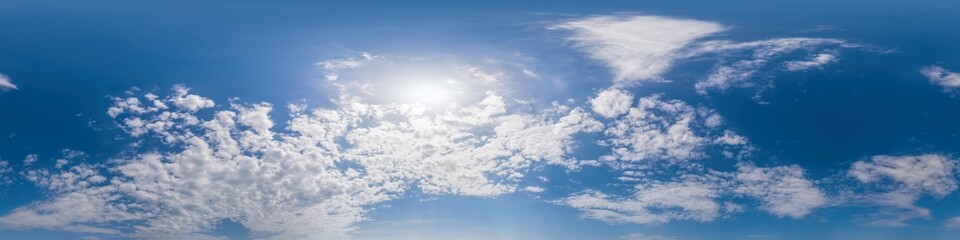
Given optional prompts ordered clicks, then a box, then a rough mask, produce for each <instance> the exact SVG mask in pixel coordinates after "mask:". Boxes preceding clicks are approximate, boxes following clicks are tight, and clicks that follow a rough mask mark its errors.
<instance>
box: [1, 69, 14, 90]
mask: <svg viewBox="0 0 960 240" xmlns="http://www.w3.org/2000/svg"><path fill="white" fill-rule="evenodd" d="M9 89H14V90H16V89H17V85H16V84H13V81H11V80H10V77H7V75H3V74H2V73H0V90H9Z"/></svg>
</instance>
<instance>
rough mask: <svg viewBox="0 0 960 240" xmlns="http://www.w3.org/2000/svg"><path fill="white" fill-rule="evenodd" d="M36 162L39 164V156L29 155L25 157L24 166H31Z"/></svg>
mask: <svg viewBox="0 0 960 240" xmlns="http://www.w3.org/2000/svg"><path fill="white" fill-rule="evenodd" d="M35 162H37V155H36V154H27V156H26V157H23V165H24V166H30V164H33V163H35Z"/></svg>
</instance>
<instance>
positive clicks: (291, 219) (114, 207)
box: [0, 86, 603, 239]
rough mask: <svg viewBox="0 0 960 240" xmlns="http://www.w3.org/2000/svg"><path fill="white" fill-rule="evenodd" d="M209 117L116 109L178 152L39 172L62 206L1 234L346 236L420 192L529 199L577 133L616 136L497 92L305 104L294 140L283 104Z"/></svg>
mask: <svg viewBox="0 0 960 240" xmlns="http://www.w3.org/2000/svg"><path fill="white" fill-rule="evenodd" d="M160 106H163V107H160ZM209 108H216V105H215V104H214V103H213V101H212V100H210V99H207V98H205V97H202V96H199V95H194V94H191V93H189V90H188V89H187V88H185V87H180V86H178V87H175V88H174V89H173V90H172V93H171V95H170V96H168V97H160V96H157V95H154V94H152V93H148V94H145V95H143V96H142V97H137V96H130V97H126V98H114V104H113V106H111V107H110V109H109V110H108V114H109V115H110V116H112V117H115V118H116V121H117V124H118V126H119V127H120V129H122V130H123V131H125V132H126V133H128V134H129V135H130V137H132V138H135V139H138V141H146V142H151V141H159V142H161V143H163V144H165V145H167V146H168V147H165V148H163V149H168V150H151V151H146V152H139V153H136V154H133V155H129V156H123V157H121V158H120V159H115V160H111V161H110V164H107V165H87V164H82V163H78V162H76V161H64V162H63V163H62V164H59V165H61V166H60V167H58V168H54V169H52V170H43V169H41V170H30V171H29V172H28V173H27V175H28V179H30V180H31V181H32V182H34V183H36V184H37V185H38V186H40V187H43V188H45V189H47V191H49V192H50V194H49V195H50V196H51V198H50V199H49V200H45V201H41V202H37V203H35V204H31V205H27V206H24V207H20V208H17V209H15V210H14V211H12V212H11V213H9V214H7V215H5V216H3V217H0V226H2V227H7V228H15V229H27V228H45V229H57V230H64V231H75V232H88V233H103V234H113V235H120V236H129V237H135V238H148V239H169V238H174V237H181V238H190V239H196V238H208V237H212V236H208V235H206V234H207V233H208V232H209V231H210V230H211V229H213V228H215V227H216V226H217V224H218V223H220V222H221V221H226V220H230V221H236V222H238V223H240V224H243V225H244V226H245V227H247V228H248V229H250V230H251V231H252V232H253V233H254V234H256V235H258V236H267V237H271V238H280V239H289V238H303V237H307V238H324V237H337V236H344V235H346V234H349V232H350V231H351V230H352V229H353V228H354V224H355V223H357V222H359V221H362V220H364V219H365V218H366V217H365V216H366V212H367V211H368V210H369V206H370V205H372V204H376V203H381V202H384V201H389V200H391V199H395V198H397V197H400V196H402V194H404V193H405V192H408V191H414V190H419V191H422V192H425V193H428V194H458V195H468V196H496V195H499V194H504V193H510V192H515V191H517V190H518V189H519V188H520V187H519V186H518V185H519V183H520V182H521V180H522V179H523V178H524V177H525V176H526V175H525V173H526V172H527V171H528V170H529V169H530V168H531V167H533V166H534V165H536V164H555V165H559V166H562V167H569V168H572V169H573V168H577V167H578V166H579V163H578V160H577V159H574V158H571V157H569V156H568V155H569V153H570V152H571V151H573V149H574V147H575V146H574V143H573V135H575V134H578V133H581V132H597V131H600V130H601V129H602V126H603V125H602V124H601V123H600V122H598V121H596V120H594V119H593V118H592V117H591V116H590V114H589V113H588V112H587V111H585V110H582V109H580V108H574V107H567V106H564V105H560V104H555V105H554V106H553V107H552V108H551V109H548V110H545V111H541V112H513V111H510V110H508V108H507V105H506V101H504V99H503V97H501V96H499V95H496V94H494V93H492V92H491V93H488V95H487V97H485V98H484V99H482V100H480V101H478V102H475V103H474V104H471V105H468V106H463V107H460V108H451V109H430V108H428V107H426V106H423V105H419V104H387V105H377V104H367V103H363V102H357V101H347V100H344V101H342V102H339V103H338V105H337V107H336V108H317V109H312V110H307V108H306V107H304V106H296V107H291V108H290V109H292V111H291V112H290V113H289V114H290V116H291V117H290V120H289V121H288V122H286V123H285V124H282V127H280V129H282V130H274V129H275V126H277V125H278V124H277V123H275V122H274V120H273V118H272V117H271V112H272V111H273V105H272V104H268V103H252V104H239V103H235V102H233V103H231V104H229V107H227V108H221V109H216V110H209ZM208 111H212V112H208ZM201 116H204V117H201ZM65 155H76V154H73V152H72V151H71V152H66V151H65ZM64 159H69V158H67V157H65V158H64ZM526 190H527V191H535V190H542V189H537V188H530V187H528V188H526Z"/></svg>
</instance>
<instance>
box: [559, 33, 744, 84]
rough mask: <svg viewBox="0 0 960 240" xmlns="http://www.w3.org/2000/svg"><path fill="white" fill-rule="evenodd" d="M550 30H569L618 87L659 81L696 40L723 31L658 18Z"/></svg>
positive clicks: (572, 38) (573, 37) (572, 36)
mask: <svg viewBox="0 0 960 240" xmlns="http://www.w3.org/2000/svg"><path fill="white" fill-rule="evenodd" d="M550 29H560V30H569V31H572V32H573V34H572V35H571V36H570V37H569V38H568V39H569V40H571V41H574V42H575V44H576V46H577V48H579V49H580V50H582V51H584V52H586V53H587V54H589V56H590V57H592V58H594V59H597V60H600V61H602V62H604V63H605V64H607V65H608V66H609V67H610V68H611V69H612V70H613V72H614V82H615V83H616V84H617V85H629V84H635V83H638V82H642V81H659V80H661V79H660V75H661V74H663V73H664V72H666V71H667V70H669V69H670V67H671V66H672V65H673V63H674V61H675V60H677V59H678V58H680V57H682V56H681V54H680V53H679V52H680V51H681V50H682V49H683V48H685V47H687V46H688V45H689V44H691V43H692V42H694V41H695V40H697V39H700V38H703V37H706V36H709V35H711V34H714V33H717V32H721V31H723V30H725V29H726V28H725V27H724V26H721V25H720V24H717V23H713V22H706V21H697V20H689V19H677V18H668V17H657V16H630V17H611V16H599V17H588V18H582V19H576V20H573V21H568V22H564V23H560V24H557V25H554V26H552V27H551V28H550Z"/></svg>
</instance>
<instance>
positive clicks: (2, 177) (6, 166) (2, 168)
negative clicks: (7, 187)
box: [0, 160, 13, 185]
mask: <svg viewBox="0 0 960 240" xmlns="http://www.w3.org/2000/svg"><path fill="white" fill-rule="evenodd" d="M12 173H13V167H10V162H7V161H3V160H0V185H4V184H10V183H13V177H11V176H10V174H12Z"/></svg>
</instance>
